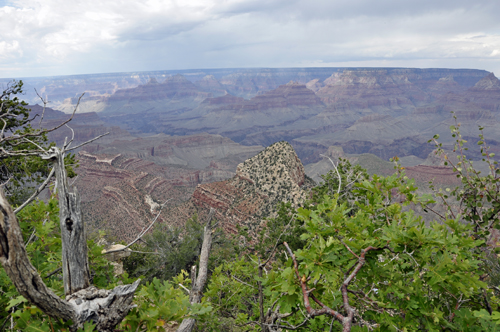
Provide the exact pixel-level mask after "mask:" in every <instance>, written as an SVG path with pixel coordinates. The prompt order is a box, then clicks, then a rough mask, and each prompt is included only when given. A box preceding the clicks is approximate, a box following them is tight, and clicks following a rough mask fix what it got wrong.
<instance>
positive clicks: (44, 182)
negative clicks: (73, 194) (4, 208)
mask: <svg viewBox="0 0 500 332" xmlns="http://www.w3.org/2000/svg"><path fill="white" fill-rule="evenodd" d="M54 173H55V168H52V170H51V171H50V173H49V175H48V176H47V178H46V179H45V181H43V183H42V184H41V185H40V187H38V188H37V189H36V190H35V192H34V193H33V194H32V195H31V196H30V198H28V199H27V200H26V201H25V202H24V203H23V204H21V205H19V206H18V207H17V209H15V210H14V213H16V214H17V213H18V212H19V211H21V210H22V209H24V208H25V207H26V206H27V205H28V204H29V203H31V202H32V201H33V200H34V199H35V198H37V196H38V195H39V194H40V193H41V192H42V190H44V189H45V187H47V185H48V184H49V182H50V179H51V178H52V176H53V175H54Z"/></svg>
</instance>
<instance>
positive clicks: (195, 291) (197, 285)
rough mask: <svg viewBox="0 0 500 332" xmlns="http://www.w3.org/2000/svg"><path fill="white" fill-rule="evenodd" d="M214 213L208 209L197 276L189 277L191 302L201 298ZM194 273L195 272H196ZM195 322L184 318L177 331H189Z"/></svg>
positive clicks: (206, 271)
mask: <svg viewBox="0 0 500 332" xmlns="http://www.w3.org/2000/svg"><path fill="white" fill-rule="evenodd" d="M214 214H215V209H210V213H209V214H208V218H207V219H208V220H207V223H206V225H205V228H204V229H203V244H202V245H201V254H200V265H199V267H200V268H199V274H198V277H197V278H195V277H194V275H193V276H192V277H191V278H192V282H193V287H192V288H191V291H190V292H189V302H191V303H200V302H201V298H202V296H203V288H204V287H205V284H206V282H207V278H208V258H209V256H210V249H211V247H212V218H213V216H214ZM194 274H196V272H195V273H194ZM195 279H196V280H195ZM195 323H196V319H194V318H185V319H184V320H183V321H182V323H181V325H180V326H179V328H178V329H177V332H191V331H192V330H193V328H194V325H195Z"/></svg>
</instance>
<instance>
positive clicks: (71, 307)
mask: <svg viewBox="0 0 500 332" xmlns="http://www.w3.org/2000/svg"><path fill="white" fill-rule="evenodd" d="M80 98H81V97H80ZM44 105H45V102H44ZM77 107H78V105H77ZM44 109H45V106H44ZM11 112H14V110H13V109H11V108H7V109H4V108H3V101H2V114H0V120H1V122H3V128H1V132H0V157H10V156H18V157H22V156H32V155H41V156H42V158H45V159H48V160H51V161H52V162H53V164H54V168H53V170H52V171H51V172H50V176H52V175H53V174H55V175H56V183H57V184H56V188H57V191H58V194H59V210H60V212H59V213H60V215H59V217H60V227H61V241H62V250H63V255H62V256H63V257H62V263H63V268H62V270H63V281H64V291H65V295H66V297H65V299H62V298H60V297H58V296H57V295H56V294H55V293H54V292H53V291H52V290H50V289H49V288H48V287H47V286H46V285H45V283H44V282H43V280H42V278H41V277H40V275H39V274H38V273H37V271H36V269H35V268H34V267H33V265H32V264H31V262H30V260H29V257H28V253H27V251H26V248H25V244H24V241H23V237H22V232H21V228H20V226H19V223H18V220H17V218H16V215H15V213H16V212H18V211H20V210H21V209H22V208H23V207H24V206H26V205H27V204H29V203H30V202H31V201H32V200H34V199H35V198H36V196H37V195H38V193H40V192H41V191H42V190H43V188H44V187H45V186H46V185H47V184H48V183H49V179H47V180H46V181H45V182H44V183H43V184H42V185H41V186H40V187H39V188H38V189H37V190H36V191H35V193H34V194H33V195H32V196H31V197H30V198H29V199H28V200H27V201H26V202H25V203H23V204H22V205H21V206H20V207H19V208H18V209H16V211H15V212H14V211H13V209H12V207H11V206H10V204H9V203H8V201H7V199H6V196H5V193H4V191H3V188H1V187H0V262H1V263H2V266H3V267H4V269H5V271H6V273H7V275H8V276H9V278H10V279H11V280H12V282H13V284H14V285H15V287H16V289H17V291H18V292H19V293H20V294H21V295H22V296H24V297H25V298H26V299H28V300H29V301H30V302H31V303H32V304H34V305H36V306H37V307H38V308H40V310H42V311H43V312H44V313H46V314H47V315H49V316H51V317H54V318H58V319H59V318H60V319H62V320H64V321H72V322H73V325H72V326H71V330H72V331H76V330H77V329H78V328H81V327H83V325H84V323H85V322H93V323H94V324H95V325H96V329H97V330H98V331H105V332H107V331H109V332H111V331H113V330H114V328H115V326H116V325H117V324H119V323H120V322H121V321H122V320H123V318H124V317H125V316H126V315H127V314H128V312H129V310H130V309H131V308H132V307H133V305H132V300H133V298H134V293H135V290H136V289H137V287H138V285H139V282H140V280H137V281H136V282H134V283H133V284H131V285H125V286H118V287H115V288H114V289H113V290H100V289H97V288H96V287H94V286H91V285H90V277H89V276H90V273H89V264H88V257H87V242H86V238H85V228H84V224H83V221H82V218H81V211H80V199H79V197H78V194H77V192H76V190H74V191H70V189H69V186H68V181H67V174H66V169H65V165H64V156H65V154H66V153H67V152H69V151H71V150H75V149H77V148H79V147H80V146H82V145H84V144H87V143H90V142H91V141H94V140H95V139H97V138H99V137H101V136H103V135H101V136H99V137H96V138H95V139H92V140H90V141H88V142H85V143H83V144H80V145H78V146H75V147H71V143H72V142H73V138H74V133H73V138H72V139H71V140H70V141H69V142H66V141H65V142H64V145H63V147H62V148H61V149H58V148H56V147H53V148H51V149H49V150H48V151H46V150H45V149H44V148H43V147H41V146H40V145H38V144H37V143H36V141H35V140H32V138H34V137H36V136H39V135H43V134H44V133H47V132H51V131H54V130H56V129H58V128H60V127H61V126H63V125H65V124H66V123H67V122H69V121H70V120H71V118H72V117H73V115H74V114H75V112H76V107H75V110H74V112H73V115H72V116H71V117H70V118H69V119H68V120H67V121H64V122H62V123H61V124H60V125H58V126H56V127H54V128H51V129H42V130H40V131H38V132H35V133H27V134H23V135H11V136H6V135H4V131H5V129H6V127H7V123H8V121H9V119H12V118H13V117H14V116H15V114H12V113H11ZM70 129H71V128H70ZM21 143H30V144H32V145H33V146H34V148H33V149H25V150H15V151H13V150H9V149H6V148H4V145H8V144H10V145H16V144H21Z"/></svg>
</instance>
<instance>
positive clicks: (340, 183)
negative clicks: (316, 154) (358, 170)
mask: <svg viewBox="0 0 500 332" xmlns="http://www.w3.org/2000/svg"><path fill="white" fill-rule="evenodd" d="M320 156H321V157H323V158H328V160H330V162H331V163H332V165H333V168H335V171H336V172H337V176H338V178H339V189H337V194H340V189H341V188H342V177H341V176H340V173H339V169H338V168H337V166H336V165H335V163H334V162H333V160H332V159H331V158H330V157H328V156H326V155H324V154H320Z"/></svg>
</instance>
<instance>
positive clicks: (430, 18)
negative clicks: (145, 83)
mask: <svg viewBox="0 0 500 332" xmlns="http://www.w3.org/2000/svg"><path fill="white" fill-rule="evenodd" d="M1 1H2V0H0V6H2V5H4V6H3V7H0V77H6V76H35V75H63V74H75V73H92V72H107V71H134V70H154V69H180V68H214V67H252V66H261V67H285V66H303V65H306V64H312V65H313V64H318V65H319V64H324V65H328V64H342V63H349V64H356V63H357V64H358V65H359V66H362V65H363V64H367V63H380V64H383V65H384V66H400V65H401V64H405V66H411V67H418V66H422V67H430V66H433V65H436V64H441V66H444V67H454V66H460V67H469V68H483V67H482V66H488V68H484V69H487V70H490V71H495V72H496V73H497V75H500V53H499V50H500V21H498V19H497V17H496V16H497V13H498V12H500V2H499V1H496V0H483V1H474V2H472V1H469V0H454V1H451V0H448V1H446V0H443V1H434V0H420V1H415V0H411V1H410V0H379V1H376V2H374V1H370V0H349V1H348V0H335V1H332V0H308V1H299V0H182V1H175V0H148V1H144V2H139V1H136V0H116V1H103V0H86V1H82V0H73V1H67V0H11V1H8V2H5V1H3V2H1Z"/></svg>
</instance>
